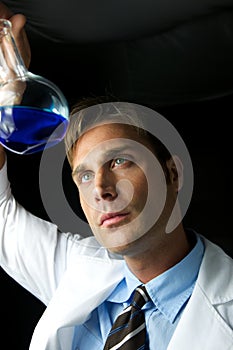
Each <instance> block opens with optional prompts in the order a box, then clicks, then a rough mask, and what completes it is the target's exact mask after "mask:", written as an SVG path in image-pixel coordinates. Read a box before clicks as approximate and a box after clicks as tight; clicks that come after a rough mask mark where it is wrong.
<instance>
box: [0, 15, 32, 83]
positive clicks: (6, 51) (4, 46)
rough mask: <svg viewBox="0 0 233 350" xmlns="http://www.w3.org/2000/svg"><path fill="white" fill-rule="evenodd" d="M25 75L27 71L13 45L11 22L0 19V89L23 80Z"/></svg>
mask: <svg viewBox="0 0 233 350" xmlns="http://www.w3.org/2000/svg"><path fill="white" fill-rule="evenodd" d="M27 73H28V70H27V68H26V67H25V65H24V62H23V59H22V57H21V55H20V53H19V51H18V49H17V46H16V44H15V40H14V37H13V34H12V30H11V22H10V21H8V20H5V19H0V87H1V86H4V85H5V84H7V83H9V82H12V81H14V80H18V79H23V78H25V77H26V75H27Z"/></svg>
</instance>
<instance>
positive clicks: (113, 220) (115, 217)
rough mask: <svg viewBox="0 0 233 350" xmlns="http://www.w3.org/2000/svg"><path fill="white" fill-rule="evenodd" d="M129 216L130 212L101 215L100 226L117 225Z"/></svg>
mask: <svg viewBox="0 0 233 350" xmlns="http://www.w3.org/2000/svg"><path fill="white" fill-rule="evenodd" d="M127 216H129V213H108V214H104V215H102V216H101V219H100V226H101V227H110V226H112V225H116V224H119V223H121V222H122V221H124V220H125V218H126V217H127Z"/></svg>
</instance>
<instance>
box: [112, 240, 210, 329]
mask: <svg viewBox="0 0 233 350" xmlns="http://www.w3.org/2000/svg"><path fill="white" fill-rule="evenodd" d="M195 235H196V244H195V246H194V248H193V249H192V250H191V251H190V253H189V254H188V255H186V256H185V257H184V259H182V260H181V261H180V262H179V263H178V264H176V265H174V266H173V267H171V268H170V269H169V270H167V271H165V272H163V273H162V274H161V275H159V276H157V277H155V278H154V279H153V280H151V281H149V282H148V283H146V285H145V286H146V289H147V291H148V294H149V295H150V297H151V300H152V302H153V303H154V305H155V306H156V307H157V308H158V310H159V311H160V312H161V313H162V314H163V315H164V316H165V317H167V318H168V320H169V321H170V322H171V323H172V322H174V320H175V318H176V317H177V315H178V313H179V311H180V310H181V309H182V307H183V306H184V305H185V303H186V302H187V300H188V299H189V297H190V296H191V294H192V291H193V288H194V285H195V282H196V279H197V275H198V271H199V268H200V265H201V261H202V257H203V253H204V244H203V243H202V241H201V239H200V237H199V235H197V234H195ZM140 284H141V282H140V281H139V280H138V279H137V278H136V276H134V275H133V274H132V272H131V271H130V270H129V269H128V267H127V265H126V264H125V278H124V279H123V280H122V281H121V282H120V283H119V284H118V286H117V287H116V288H115V290H114V291H113V292H112V293H111V295H110V296H109V297H108V299H107V300H108V301H110V302H115V303H127V302H129V299H130V297H131V295H132V293H133V291H134V289H135V288H136V287H137V286H138V285H140ZM151 306H152V305H151V303H148V304H147V305H146V308H150V307H151Z"/></svg>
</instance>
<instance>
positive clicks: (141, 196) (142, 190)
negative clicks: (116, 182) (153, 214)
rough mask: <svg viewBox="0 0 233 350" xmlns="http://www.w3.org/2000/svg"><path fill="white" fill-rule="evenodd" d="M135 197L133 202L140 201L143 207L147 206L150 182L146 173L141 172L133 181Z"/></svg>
mask: <svg viewBox="0 0 233 350" xmlns="http://www.w3.org/2000/svg"><path fill="white" fill-rule="evenodd" d="M133 187H134V196H133V200H139V202H140V203H141V205H142V206H144V205H145V202H146V200H147V195H148V182H147V179H146V177H145V175H144V173H142V172H139V173H138V174H137V176H135V179H134V181H133Z"/></svg>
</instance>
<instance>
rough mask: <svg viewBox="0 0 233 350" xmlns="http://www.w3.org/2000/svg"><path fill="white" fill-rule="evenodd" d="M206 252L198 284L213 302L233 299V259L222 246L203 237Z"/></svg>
mask: <svg viewBox="0 0 233 350" xmlns="http://www.w3.org/2000/svg"><path fill="white" fill-rule="evenodd" d="M202 240H203V242H204V245H205V253H204V256H203V260H202V264H201V267H200V271H199V275H198V279H197V284H198V285H199V287H200V288H201V289H202V290H203V292H204V293H205V294H206V295H207V296H208V298H209V299H210V301H211V303H212V304H218V303H224V302H226V303H227V302H230V301H233V288H232V285H233V259H232V258H231V257H230V256H229V255H227V254H226V253H225V252H224V251H223V249H222V248H220V247H219V246H218V245H216V244H214V243H212V242H211V241H209V240H208V239H206V238H204V237H202Z"/></svg>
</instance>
